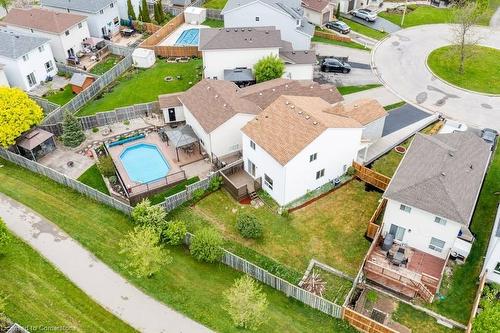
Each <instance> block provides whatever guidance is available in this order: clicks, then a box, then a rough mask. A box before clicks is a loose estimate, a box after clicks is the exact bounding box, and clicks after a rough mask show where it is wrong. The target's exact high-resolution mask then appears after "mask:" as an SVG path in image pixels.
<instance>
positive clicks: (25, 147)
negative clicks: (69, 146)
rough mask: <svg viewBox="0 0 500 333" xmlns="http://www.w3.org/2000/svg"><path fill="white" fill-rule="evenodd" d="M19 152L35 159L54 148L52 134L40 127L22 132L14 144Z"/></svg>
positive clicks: (54, 142)
mask: <svg viewBox="0 0 500 333" xmlns="http://www.w3.org/2000/svg"><path fill="white" fill-rule="evenodd" d="M16 147H17V150H18V152H19V154H21V155H22V156H24V157H26V158H29V159H30V160H33V161H36V160H38V159H40V158H42V157H44V156H45V155H47V154H48V153H50V152H52V151H54V150H55V149H56V141H55V140H54V134H52V133H50V132H47V131H45V130H43V129H41V128H35V129H34V130H32V131H30V132H28V133H26V134H24V135H23V136H22V137H21V138H20V139H19V140H18V141H17V144H16Z"/></svg>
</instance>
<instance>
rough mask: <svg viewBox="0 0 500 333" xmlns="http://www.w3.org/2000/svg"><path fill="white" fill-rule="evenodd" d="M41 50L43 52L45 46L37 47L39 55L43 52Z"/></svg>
mask: <svg viewBox="0 0 500 333" xmlns="http://www.w3.org/2000/svg"><path fill="white" fill-rule="evenodd" d="M43 50H45V46H43V45H42V46H39V47H38V51H39V52H40V53H42V52H43Z"/></svg>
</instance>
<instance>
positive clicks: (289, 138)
mask: <svg viewBox="0 0 500 333" xmlns="http://www.w3.org/2000/svg"><path fill="white" fill-rule="evenodd" d="M330 107H331V105H330V104H329V103H328V102H326V101H325V100H323V99H321V98H319V97H304V96H281V97H279V98H278V99H277V100H276V101H274V102H273V103H272V104H271V105H269V106H268V107H267V108H266V109H265V110H264V111H262V112H261V113H260V114H259V115H258V116H257V117H255V118H254V119H253V120H251V121H250V122H248V123H247V124H246V125H245V126H244V127H243V128H242V132H243V133H244V134H246V135H247V136H248V137H249V138H250V139H251V140H253V141H254V142H255V143H256V144H257V145H259V147H261V148H262V149H264V150H265V151H266V152H267V153H268V154H270V155H271V156H272V157H273V158H274V159H275V160H276V161H278V163H280V164H281V165H286V164H287V163H288V162H289V161H290V160H292V159H293V158H294V157H295V156H296V155H297V154H298V153H299V152H301V151H302V150H303V149H304V148H305V147H307V146H308V145H309V144H310V143H311V142H313V141H314V140H315V139H316V138H317V137H319V136H320V135H321V134H322V133H323V132H324V131H325V130H326V129H327V128H339V127H340V128H359V127H361V124H359V123H358V122H357V121H355V120H354V119H351V118H348V117H343V116H339V115H334V114H331V113H327V112H324V110H326V109H328V108H330Z"/></svg>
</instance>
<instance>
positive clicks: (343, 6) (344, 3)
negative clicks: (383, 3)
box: [332, 0, 369, 13]
mask: <svg viewBox="0 0 500 333" xmlns="http://www.w3.org/2000/svg"><path fill="white" fill-rule="evenodd" d="M332 3H333V8H334V9H335V10H337V6H338V5H339V4H340V12H341V13H348V12H350V11H351V10H354V9H356V8H359V7H360V6H363V2H362V1H360V0H334V1H332ZM368 3H369V0H367V1H366V4H368Z"/></svg>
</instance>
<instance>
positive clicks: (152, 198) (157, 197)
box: [149, 176, 200, 205]
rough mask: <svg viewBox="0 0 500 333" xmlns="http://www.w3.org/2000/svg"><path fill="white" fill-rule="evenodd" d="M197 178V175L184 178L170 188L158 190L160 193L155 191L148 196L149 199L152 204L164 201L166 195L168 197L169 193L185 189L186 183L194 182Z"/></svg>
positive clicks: (172, 193)
mask: <svg viewBox="0 0 500 333" xmlns="http://www.w3.org/2000/svg"><path fill="white" fill-rule="evenodd" d="M199 180H200V178H199V177H198V176H196V177H192V178H189V179H186V180H184V181H182V182H180V183H179V184H177V185H175V186H173V187H171V188H168V189H166V190H165V191H163V192H160V193H157V194H155V195H152V196H150V197H149V201H151V204H153V205H156V204H159V203H161V202H163V201H165V198H166V197H169V196H171V195H174V194H176V193H179V192H181V191H184V190H185V189H186V186H187V185H191V184H194V183H196V182H197V181H199Z"/></svg>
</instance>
